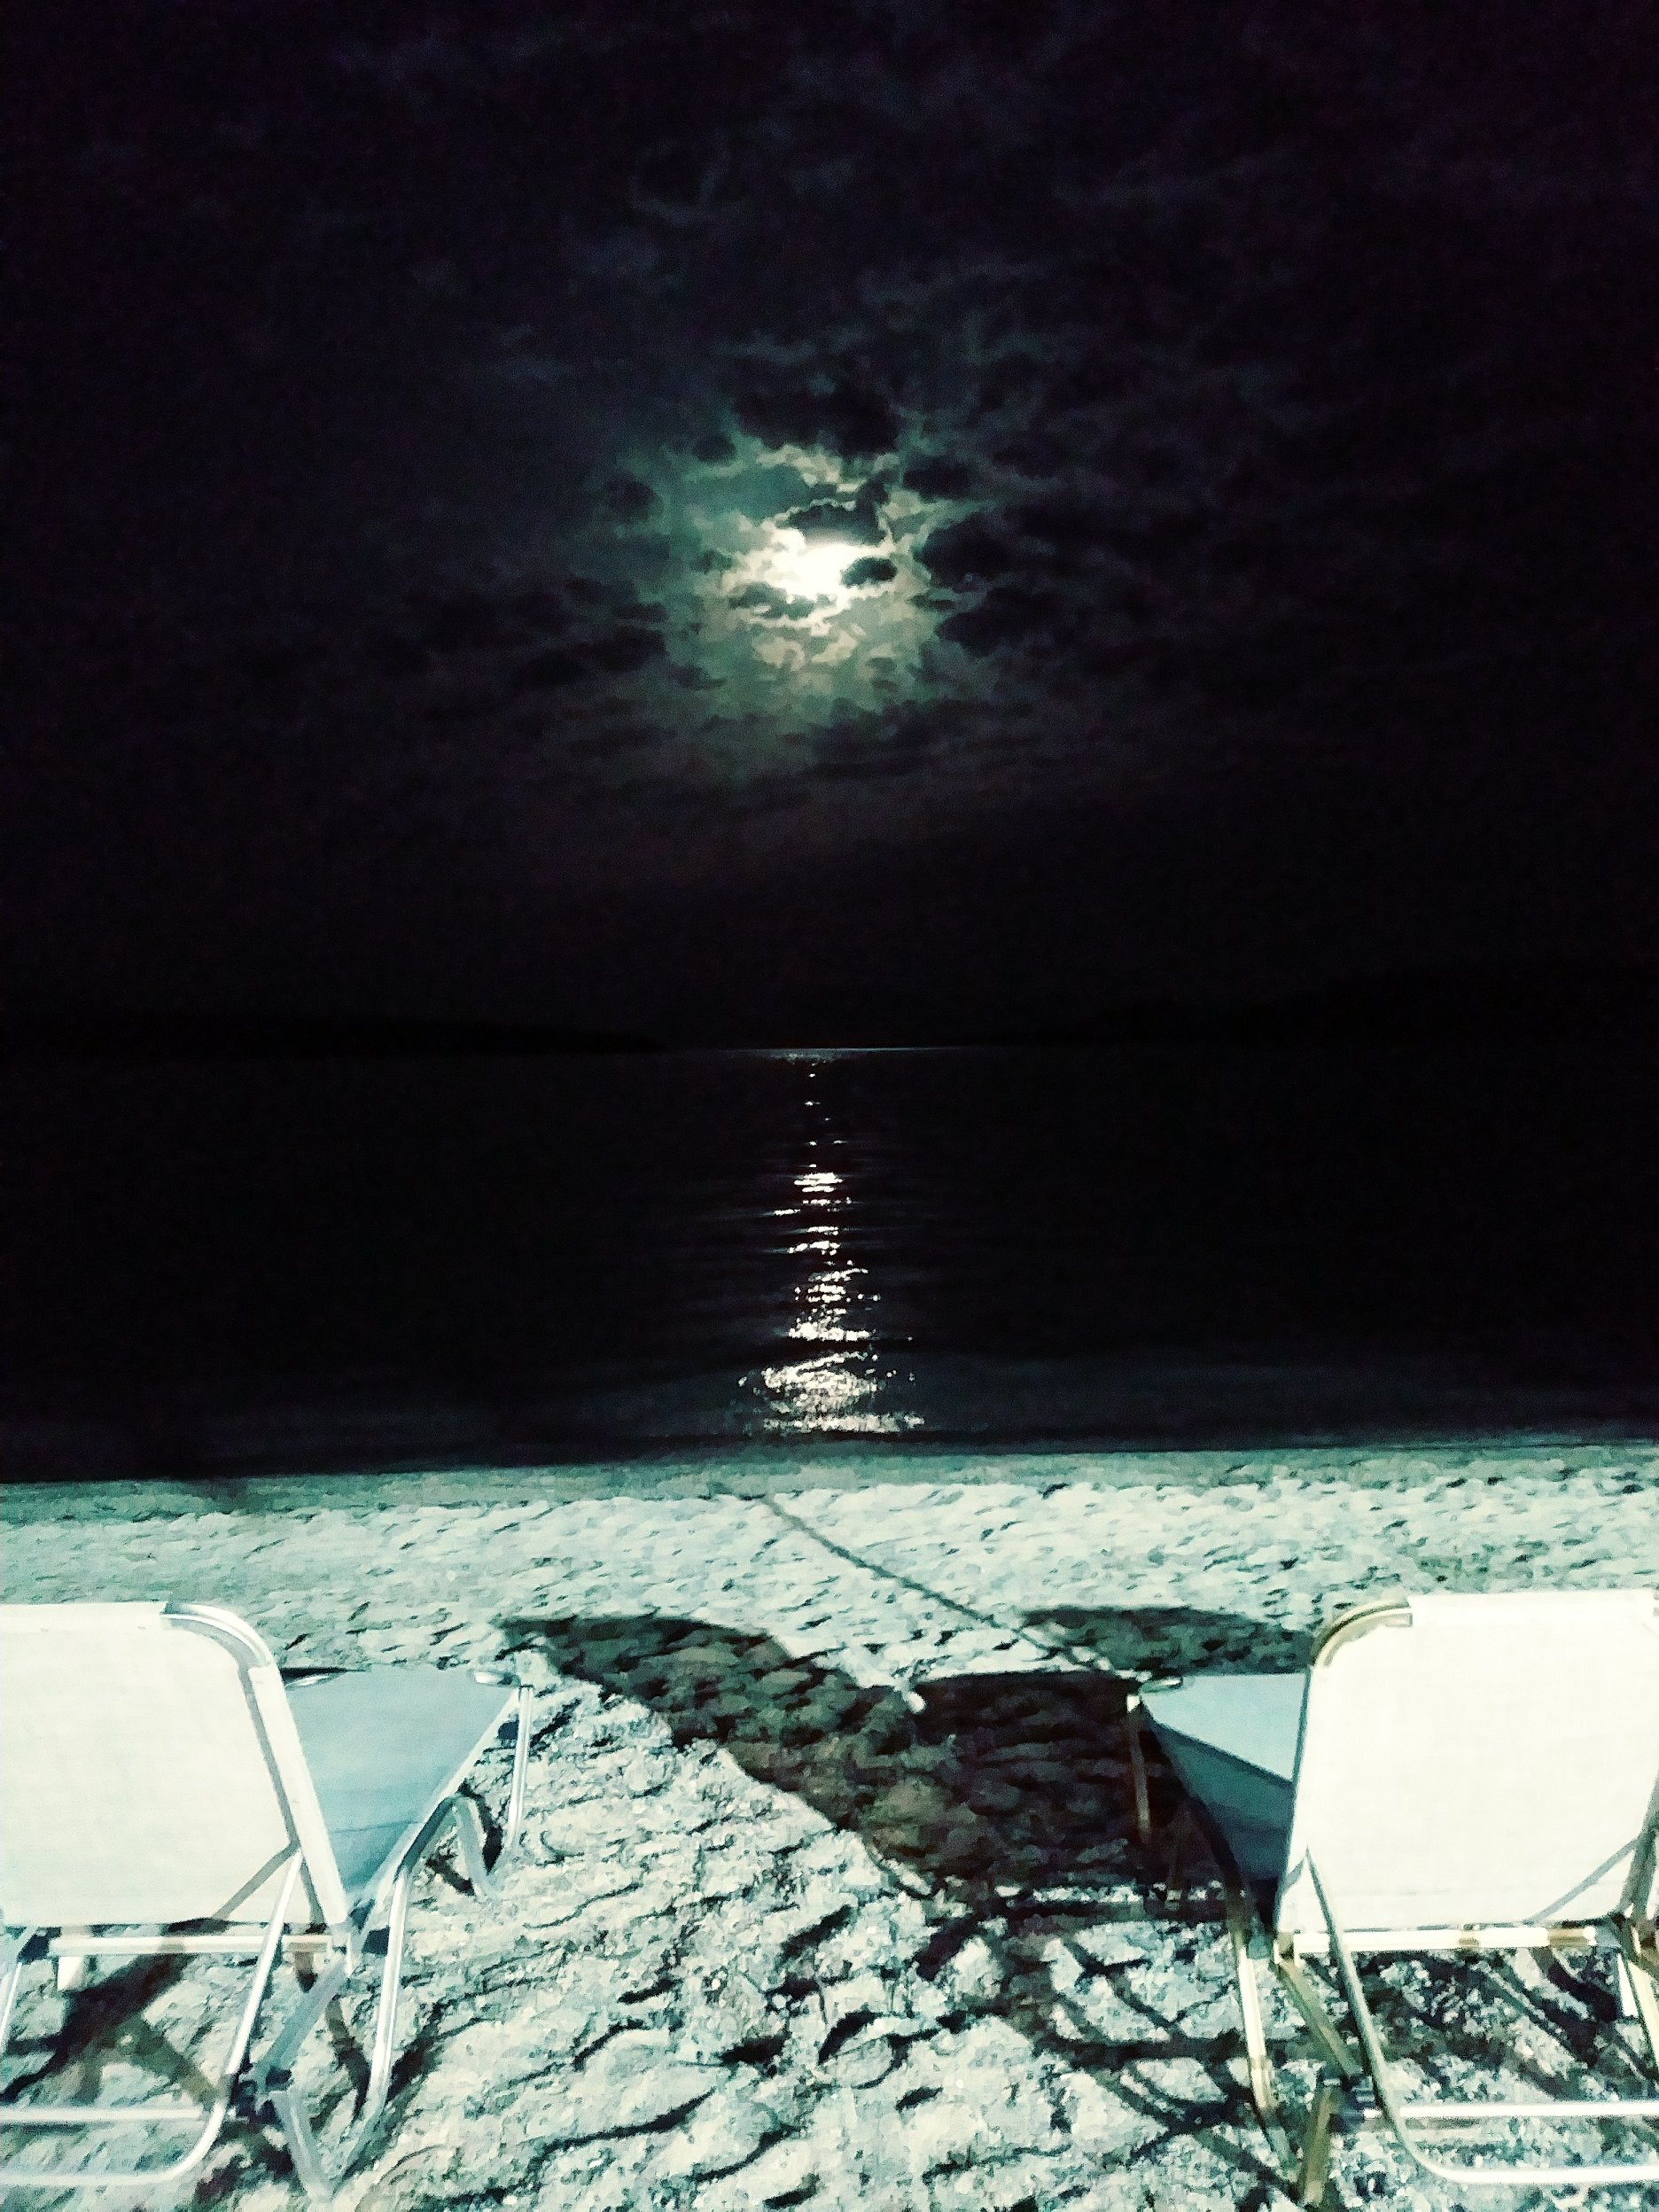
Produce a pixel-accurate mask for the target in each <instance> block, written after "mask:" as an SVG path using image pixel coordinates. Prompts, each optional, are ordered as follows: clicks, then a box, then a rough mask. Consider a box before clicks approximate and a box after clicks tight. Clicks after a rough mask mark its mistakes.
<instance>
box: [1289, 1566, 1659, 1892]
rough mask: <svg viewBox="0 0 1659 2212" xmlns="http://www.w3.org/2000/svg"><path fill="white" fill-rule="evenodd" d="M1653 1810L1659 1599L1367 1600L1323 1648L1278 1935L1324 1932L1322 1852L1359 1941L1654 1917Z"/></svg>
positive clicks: (1575, 1595) (1601, 1595) (1308, 1709)
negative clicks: (1315, 1882) (1402, 1933)
mask: <svg viewBox="0 0 1659 2212" xmlns="http://www.w3.org/2000/svg"><path fill="white" fill-rule="evenodd" d="M1367 1613H1369V1615H1370V1617H1368V1618H1367ZM1656 1811H1659V1601H1656V1600H1655V1596H1654V1594H1653V1593H1651V1592H1647V1591H1636V1590H1608V1591H1585V1592H1578V1591H1573V1592H1558V1591H1552V1592H1539V1593H1534V1592H1523V1593H1517V1594H1515V1595H1510V1594H1507V1593H1506V1594H1489V1595H1482V1596H1474V1597H1452V1596H1444V1595H1432V1596H1429V1597H1421V1598H1413V1599H1411V1600H1410V1601H1401V1602H1400V1603H1399V1604H1398V1605H1397V1606H1394V1607H1391V1608H1375V1609H1373V1608H1367V1611H1366V1612H1362V1613H1360V1614H1359V1615H1357V1616H1353V1617H1352V1619H1351V1621H1350V1622H1348V1623H1343V1622H1338V1623H1336V1624H1335V1625H1334V1626H1333V1628H1332V1629H1331V1630H1330V1632H1328V1636H1327V1638H1326V1640H1325V1641H1324V1642H1323V1643H1322V1644H1321V1646H1320V1650H1319V1651H1318V1652H1317V1653H1316V1655H1315V1657H1314V1663H1313V1666H1312V1671H1311V1674H1310V1676H1309V1681H1308V1694H1307V1702H1306V1705H1305V1709H1304V1713H1303V1719H1302V1741H1301V1748H1300V1751H1299V1754H1298V1756H1297V1775H1296V1796H1295V1804H1294V1808H1293V1811H1292V1816H1291V1829H1290V1843H1289V1855H1288V1858H1287V1861H1286V1869H1287V1871H1286V1875H1285V1881H1284V1883H1283V1886H1282V1888H1281V1894H1280V1898H1279V1905H1278V1912H1277V1914H1276V1920H1277V1925H1278V1927H1279V1928H1280V1929H1281V1932H1283V1933H1286V1934H1294V1935H1316V1934H1321V1933H1322V1932H1323V1928H1324V1922H1323V1920H1322V1919H1321V1917H1320V1910H1319V1904H1318V1900H1317V1899H1316V1897H1315V1896H1314V1894H1313V1889H1312V1882H1311V1881H1309V1879H1308V1876H1307V1873H1306V1868H1305V1859H1306V1858H1307V1856H1308V1855H1309V1854H1310V1853H1311V1854H1312V1858H1313V1859H1314V1862H1315V1864H1316V1865H1317V1866H1318V1868H1319V1872H1320V1878H1321V1879H1322V1881H1324V1884H1325V1888H1326V1891H1327V1894H1328V1897H1330V1900H1331V1904H1332V1906H1333V1909H1334V1910H1335V1911H1336V1913H1337V1915H1338V1917H1339V1918H1340V1920H1342V1922H1343V1924H1344V1927H1345V1928H1348V1929H1350V1930H1358V1929H1373V1930H1386V1929H1397V1930H1398V1929H1407V1928H1425V1929H1430V1928H1476V1927H1482V1926H1485V1927H1495V1926H1506V1925H1528V1926H1532V1925H1538V1924H1544V1925H1551V1924H1559V1923H1562V1922H1571V1921H1574V1920H1594V1919H1598V1918H1601V1917H1602V1916H1604V1915H1606V1914H1607V1913H1609V1912H1613V1911H1615V1910H1616V1908H1617V1907H1618V1906H1620V1905H1621V1904H1624V1903H1627V1902H1633V1903H1635V1904H1637V1905H1638V1906H1639V1908H1640V1909H1642V1910H1647V1909H1648V1908H1649V1906H1650V1905H1651V1903H1652V1900H1653V1896H1654V1890H1655V1882H1654V1870H1653V1864H1652V1858H1651V1854H1650V1852H1649V1851H1647V1850H1642V1849H1640V1847H1641V1846H1642V1845H1643V1842H1644V1839H1645V1838H1650V1837H1651V1833H1652V1827H1653V1823H1654V1820H1655V1813H1656ZM1637 1888H1640V1889H1641V1890H1642V1891H1643V1892H1645V1893H1646V1894H1645V1896H1643V1897H1633V1896H1632V1891H1633V1890H1634V1889H1637Z"/></svg>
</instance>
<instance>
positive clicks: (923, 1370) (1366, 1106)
mask: <svg viewBox="0 0 1659 2212" xmlns="http://www.w3.org/2000/svg"><path fill="white" fill-rule="evenodd" d="M1656 1134H1659V1048H1655V1044H1654V1043H1653V1042H1652V1040H1647V1041H1641V1040H1639V1041H1637V1042H1634V1043H1629V1042H1625V1041H1622V1040H1619V1039H1616V1038H1607V1037H1603V1038H1601V1039H1599V1040H1594V1041H1593V1044H1592V1045H1591V1046H1590V1047H1588V1048H1585V1047H1578V1048H1574V1049H1572V1050H1570V1051H1567V1050H1563V1051H1562V1052H1561V1053H1559V1054H1552V1053H1550V1052H1548V1051H1546V1050H1540V1049H1539V1048H1537V1047H1536V1045H1534V1046H1530V1047H1529V1048H1527V1049H1525V1050H1520V1049H1517V1048H1516V1047H1515V1044H1514V1043H1513V1041H1509V1042H1502V1041H1500V1042H1499V1043H1496V1044H1493V1043H1490V1042H1488V1043H1471V1044H1458V1043H1431V1044H1423V1043H1421V1042H1418V1043H1414V1044H1413V1045H1411V1046H1410V1047H1408V1048H1401V1047H1398V1046H1390V1045H1387V1044H1367V1043H1354V1042H1352V1041H1346V1042H1339V1043H1336V1044H1330V1043H1325V1044H1316V1045H1302V1044H1289V1045H1287V1044H1282V1043H1281V1044H1267V1045H1262V1046H1233V1045H1227V1046H1219V1045H1216V1044H1214V1043H1209V1042H1206V1043H1201V1044H1195V1045H1191V1046H1187V1045H1124V1046H1110V1047H1102V1048H1070V1049H1060V1048H1050V1049H1007V1050H1002V1049H991V1048H986V1049H937V1050H936V1049H926V1050H914V1051H909V1050H892V1049H890V1050H860V1051H846V1050H830V1049H822V1050H819V1049H811V1048H798V1049H789V1050H773V1051H640V1052H626V1053H596V1054H592V1055H582V1054H569V1053H558V1054H551V1053H549V1054H536V1053H531V1052H526V1053H524V1054H520V1055H499V1054H497V1055H480V1056H448V1057H441V1056H440V1057H432V1056H428V1057H420V1056H417V1055H404V1056H397V1055H386V1056H379V1057H370V1058H353V1057H350V1056H348V1055H340V1056H334V1057H330V1056H326V1055H316V1056H311V1057H297V1058H296V1057H290V1058H281V1057H272V1058H260V1057H258V1056H253V1055H250V1056H247V1057H243V1058H220V1059H213V1060H203V1061H197V1062H191V1061H189V1060H183V1059H179V1060H167V1059H157V1060H152V1061H136V1062H121V1061H117V1060H105V1061H98V1060H82V1061H68V1060H66V1061H61V1062H48V1061H35V1062H15V1063H12V1065H10V1066H8V1067H6V1068H5V1069H4V1071H0V1141H3V1143H4V1196H0V1237H3V1243H0V1251H3V1253H4V1262H3V1265H4V1278H3V1290H0V1300H3V1302H0V1322H3V1325H4V1375H3V1379H0V1455H3V1459H0V1464H3V1466H4V1476H6V1478H8V1479H11V1480H14V1481H18V1480H22V1481H27V1480H64V1479H74V1477H76V1476H99V1477H105V1478H108V1477H116V1478H122V1479H137V1480H144V1479H146V1478H149V1477H164V1476H166V1477H176V1476H192V1475H205V1476H224V1475H237V1474H241V1473H246V1474H253V1473H258V1474H263V1475H271V1474H283V1473H295V1474H299V1473H318V1472H331V1471H343V1470H347V1469H351V1470H364V1471H368V1470H378V1471H388V1472H389V1471H397V1470H404V1469H408V1470H417V1469H433V1468H474V1467H475V1468H485V1467H492V1468H495V1467H511V1468H525V1467H534V1466H537V1465H549V1466H550V1465H555V1464H570V1463H572V1462H582V1461H588V1460H607V1461H614V1460H629V1459H632V1458H635V1457H637V1458H641V1459H649V1458H651V1457H653V1456H659V1455H662V1454H665V1453H687V1452H694V1453H716V1454H720V1455H732V1456H736V1455H743V1454H757V1455H764V1454H767V1453H785V1454H791V1453H792V1454H794V1455H796V1456H797V1457H798V1456H799V1455H800V1454H802V1453H810V1454H830V1455H833V1454H836V1453H854V1454H868V1453H884V1454H895V1455H910V1456H915V1455H917V1454H926V1453H930V1452H936V1451H940V1450H951V1451H956V1452H960V1451H962V1450H964V1449H968V1450H971V1451H975V1452H985V1453H998V1452H1020V1453H1028V1452H1032V1451H1041V1450H1045V1449H1055V1450H1064V1451H1068V1452H1071V1451H1078V1450H1085V1449H1095V1448H1098V1449H1102V1450H1132V1449H1133V1450H1139V1449H1184V1448H1188V1447H1203V1448H1206V1449H1219V1450H1223V1451H1227V1450H1237V1451H1241V1452H1246V1451H1249V1452H1259V1451H1261V1450H1263V1449H1269V1448H1272V1447H1273V1446H1275V1445H1285V1446H1290V1445H1308V1444H1321V1443H1330V1444H1337V1443H1340V1444H1343V1445H1359V1446H1363V1445H1367V1444H1368V1443H1388V1444H1390V1445H1398V1444H1399V1443H1401V1442H1404V1441H1409V1440H1412V1439H1420V1440H1422V1441H1424V1442H1429V1441H1432V1442H1437V1443H1443V1442H1445V1441H1446V1440H1450V1439H1456V1438H1458V1437H1470V1438H1480V1439H1482V1440H1484V1441H1490V1440H1491V1439H1492V1438H1494V1437H1507V1436H1514V1437H1517V1438H1519V1437H1525V1438H1529V1439H1537V1438H1548V1437H1653V1436H1655V1435H1659V1170H1656V1167H1655V1135H1656Z"/></svg>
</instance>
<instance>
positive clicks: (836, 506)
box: [778, 498, 887, 545]
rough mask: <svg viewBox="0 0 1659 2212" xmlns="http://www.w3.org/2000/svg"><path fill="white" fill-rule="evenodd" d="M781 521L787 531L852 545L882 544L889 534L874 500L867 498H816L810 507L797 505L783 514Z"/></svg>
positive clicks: (779, 518)
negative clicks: (840, 539) (840, 540)
mask: <svg viewBox="0 0 1659 2212" xmlns="http://www.w3.org/2000/svg"><path fill="white" fill-rule="evenodd" d="M778 520H779V522H780V523H781V524H782V525H783V527H784V528H785V529H787V530H798V531H799V532H800V533H801V534H802V536H803V537H808V538H845V539H846V540H848V541H850V542H851V543H852V544H853V545H879V544H881V542H882V541H883V540H884V538H885V536H886V535H887V533H886V530H885V529H884V526H883V524H882V519H881V516H880V514H879V512H878V511H877V510H876V504H875V502H874V501H872V500H867V499H864V498H860V499H856V500H853V501H850V502H842V501H840V500H834V499H818V500H814V502H813V503H812V504H811V506H809V507H797V508H794V509H792V510H791V512H790V513H788V514H787V515H780V516H779V517H778Z"/></svg>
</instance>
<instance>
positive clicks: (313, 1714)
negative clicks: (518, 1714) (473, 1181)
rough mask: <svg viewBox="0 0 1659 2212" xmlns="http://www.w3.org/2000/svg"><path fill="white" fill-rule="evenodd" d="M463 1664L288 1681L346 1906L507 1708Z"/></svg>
mask: <svg viewBox="0 0 1659 2212" xmlns="http://www.w3.org/2000/svg"><path fill="white" fill-rule="evenodd" d="M513 1697H514V1692H513V1689H512V1686H511V1685H510V1684H508V1683H502V1682H481V1681H479V1679H478V1678H477V1676H476V1675H474V1674H472V1673H471V1671H469V1670H468V1669H467V1668H465V1667H417V1666H399V1667H366V1668H363V1669H362V1671H355V1672H351V1673H342V1674H333V1675H328V1676H325V1677H324V1678H323V1679H322V1680H320V1681H315V1682H296V1683H293V1684H292V1685H291V1686H290V1687H289V1691H288V1702H289V1705H290V1708H291V1709H292V1713H293V1717H294V1725H295V1726H296V1727H297V1728H298V1729H299V1732H300V1742H301V1744H302V1745H303V1746H304V1748H305V1756H306V1764H307V1765H308V1767H309V1768H310V1770H311V1779H312V1780H313V1781H314V1782H315V1785H316V1793H317V1800H318V1803H320V1804H321V1806H322V1809H323V1819H324V1821H325V1822H326V1824H327V1826H328V1832H329V1835H330V1837H331V1840H332V1842H333V1845H334V1856H335V1858H336V1860H337V1861H338V1863H339V1873H340V1881H342V1883H343V1884H344V1885H345V1889H346V1896H347V1901H348V1903H349V1904H351V1906H352V1907H353V1909H354V1910H355V1908H356V1907H357V1906H358V1905H359V1904H362V1901H363V1900H364V1898H366V1897H370V1896H371V1895H372V1894H373V1891H374V1889H375V1887H376V1885H377V1883H378V1881H379V1879H380V1877H381V1876H382V1875H383V1874H384V1873H386V1871H387V1870H388V1868H389V1867H391V1865H393V1863H394V1862H395V1861H396V1859H397V1858H398V1857H399V1856H400V1854H401V1851H402V1850H403V1848H404V1846H405V1845H406V1844H407V1843H409V1842H410V1841H411V1840H412V1839H413V1838H414V1836H415V1835H416V1834H417V1831H418V1830H419V1829H420V1827H421V1826H422V1825H423V1823H424V1821H425V1819H427V1817H428V1815H429V1814H430V1813H431V1812H432V1811H433V1810H434V1808H435V1807H436V1806H437V1805H439V1804H440V1803H441V1802H442V1800H443V1799H444V1798H446V1797H448V1795H450V1794H451V1792H452V1791H454V1790H455V1789H456V1788H458V1787H459V1786H460V1783H461V1781H462V1780H463V1778H464V1776H465V1774H466V1772H467V1770H468V1769H469V1768H470V1767H471V1764H472V1762H473V1760H474V1759H475V1758H476V1757H477V1756H478V1755H479V1752H480V1751H481V1750H482V1749H484V1748H485V1746H486V1745H487V1743H489V1742H490V1741H491V1739H492V1738H493V1737H494V1736H495V1733H496V1731H497V1730H498V1729H499V1728H500V1727H501V1726H502V1723H503V1722H505V1721H506V1720H508V1719H509V1718H510V1717H511V1715H512V1712H513Z"/></svg>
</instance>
